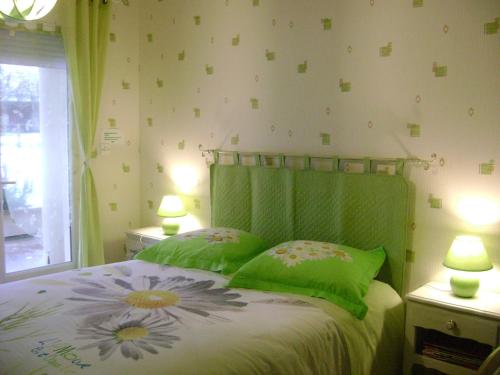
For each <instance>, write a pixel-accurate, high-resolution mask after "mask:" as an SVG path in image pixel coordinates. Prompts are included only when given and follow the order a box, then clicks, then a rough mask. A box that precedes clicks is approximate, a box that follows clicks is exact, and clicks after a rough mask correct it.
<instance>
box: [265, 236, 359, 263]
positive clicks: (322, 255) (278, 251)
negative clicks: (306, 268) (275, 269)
mask: <svg viewBox="0 0 500 375" xmlns="http://www.w3.org/2000/svg"><path fill="white" fill-rule="evenodd" d="M269 255H270V256H272V257H274V258H276V259H279V260H281V261H282V262H283V263H284V264H285V265H286V266H287V267H294V266H296V265H297V264H300V263H302V262H305V261H308V260H319V259H326V258H333V257H335V258H338V259H340V260H342V261H344V262H352V257H351V255H350V254H349V253H347V252H346V251H344V250H342V249H340V248H339V247H338V246H337V245H335V244H332V243H328V242H317V241H290V242H285V243H283V244H281V245H278V246H276V247H275V248H273V249H271V250H270V251H269Z"/></svg>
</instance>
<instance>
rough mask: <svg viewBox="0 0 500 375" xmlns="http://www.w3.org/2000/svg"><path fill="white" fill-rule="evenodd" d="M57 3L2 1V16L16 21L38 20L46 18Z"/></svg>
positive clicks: (30, 0) (55, 0)
mask: <svg viewBox="0 0 500 375" xmlns="http://www.w3.org/2000/svg"><path fill="white" fill-rule="evenodd" d="M56 2H57V0H1V1H0V14H1V15H3V16H7V17H8V18H12V19H14V20H16V21H33V20H38V19H40V18H43V17H45V16H46V15H47V14H48V13H49V12H50V11H51V10H52V8H54V6H55V5H56ZM1 18H2V17H0V19H1ZM8 18H7V19H8Z"/></svg>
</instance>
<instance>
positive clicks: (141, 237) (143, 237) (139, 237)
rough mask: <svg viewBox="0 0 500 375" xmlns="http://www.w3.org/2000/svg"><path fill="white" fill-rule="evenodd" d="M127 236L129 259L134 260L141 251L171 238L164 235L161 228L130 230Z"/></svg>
mask: <svg viewBox="0 0 500 375" xmlns="http://www.w3.org/2000/svg"><path fill="white" fill-rule="evenodd" d="M125 234H126V236H127V243H126V247H127V259H132V258H133V257H134V255H135V254H137V253H138V252H139V251H141V250H143V249H145V248H146V247H148V246H151V245H154V244H155V243H157V242H159V241H161V240H164V239H165V238H168V237H170V236H167V235H165V234H163V229H162V228H161V227H145V228H139V229H130V230H128V231H127V232H125Z"/></svg>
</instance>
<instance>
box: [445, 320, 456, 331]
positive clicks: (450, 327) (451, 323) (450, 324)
mask: <svg viewBox="0 0 500 375" xmlns="http://www.w3.org/2000/svg"><path fill="white" fill-rule="evenodd" d="M456 328H457V322H455V321H454V320H453V319H450V320H448V321H447V322H446V329H448V330H449V331H452V330H454V329H456Z"/></svg>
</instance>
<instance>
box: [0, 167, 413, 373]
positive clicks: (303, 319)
mask: <svg viewBox="0 0 500 375" xmlns="http://www.w3.org/2000/svg"><path fill="white" fill-rule="evenodd" d="M216 159H217V158H216ZM210 183H211V220H212V228H207V229H202V230H199V231H195V232H191V233H182V234H180V235H178V236H174V237H170V238H168V239H167V240H165V241H163V242H161V243H158V244H156V245H154V246H153V247H151V248H148V249H145V250H144V251H143V252H141V253H140V254H138V255H137V257H136V259H135V260H130V261H127V262H120V263H115V264H108V265H102V266H97V267H91V268H85V269H78V270H70V271H66V272H61V273H58V274H52V275H47V276H41V277H37V278H33V279H29V280H23V281H19V282H12V283H9V284H4V285H0V296H2V298H1V300H0V321H1V322H3V323H2V324H0V368H1V369H2V370H3V371H5V372H6V373H8V374H13V375H17V374H27V373H32V374H41V373H44V374H70V373H86V374H108V373H109V374H112V373H117V374H118V373H120V374H122V373H123V374H126V373H129V374H136V373H147V374H165V373H168V374H176V375H198V374H203V375H212V374H213V375H220V374H238V375H247V374H248V375H251V374H252V375H253V374H277V375H323V374H324V375H365V374H383V375H390V374H394V375H395V374H399V369H400V361H401V352H402V350H401V348H402V337H403V336H402V334H403V318H404V305H403V301H402V299H401V297H400V296H401V295H402V293H403V285H404V277H403V276H404V265H405V254H406V253H405V251H406V246H407V243H406V232H407V229H408V217H407V215H408V212H407V211H408V190H407V185H406V182H405V181H404V179H402V177H401V176H382V175H380V176H379V175H371V174H366V173H365V174H359V175H348V174H346V173H341V172H336V171H334V172H320V171H313V170H307V169H305V170H292V169H288V168H267V167H262V166H254V167H244V166H241V165H238V164H237V165H231V166H225V165H219V164H214V165H212V166H211V180H210Z"/></svg>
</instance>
